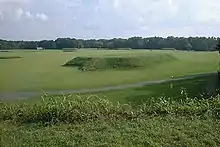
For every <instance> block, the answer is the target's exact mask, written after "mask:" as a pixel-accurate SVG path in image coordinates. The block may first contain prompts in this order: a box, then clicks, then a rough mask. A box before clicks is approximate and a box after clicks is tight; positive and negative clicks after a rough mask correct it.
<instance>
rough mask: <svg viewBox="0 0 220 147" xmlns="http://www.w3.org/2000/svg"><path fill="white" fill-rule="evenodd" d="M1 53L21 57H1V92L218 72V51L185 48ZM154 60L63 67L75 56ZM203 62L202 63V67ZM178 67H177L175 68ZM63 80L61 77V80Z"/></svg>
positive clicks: (92, 86) (93, 85) (77, 87)
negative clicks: (88, 68)
mask: <svg viewBox="0 0 220 147" xmlns="http://www.w3.org/2000/svg"><path fill="white" fill-rule="evenodd" d="M0 56H1V57H4V56H21V57H22V58H20V59H7V60H0V67H1V74H0V81H1V84H0V91H1V92H14V91H41V90H44V91H47V90H72V89H83V88H97V87H104V86H110V85H111V86H113V85H121V84H131V83H137V82H142V81H148V80H160V79H166V78H170V77H171V76H174V77H177V76H185V75H190V74H196V73H204V72H211V71H216V68H217V64H218V60H219V57H218V53H217V52H181V51H145V50H137V51H94V50H93V51H88V50H81V51H77V52H61V51H24V50H23V51H13V52H0ZM143 56H145V57H147V58H150V59H151V60H150V61H149V63H150V65H149V64H148V65H149V66H146V67H144V68H142V69H132V70H115V69H108V70H104V71H94V72H89V73H87V72H82V71H80V70H78V69H77V68H69V67H63V66H62V65H64V64H65V63H66V62H68V61H69V60H71V59H73V58H75V57H91V58H107V57H112V58H122V57H123V58H133V57H135V58H141V57H143ZM161 56H162V57H164V56H171V57H172V58H174V59H175V60H174V61H171V62H166V61H164V60H160V61H161V62H159V63H158V62H151V61H155V60H156V61H157V60H158V59H160V57H161ZM201 65H202V66H201ZM174 69H175V70H174ZM58 79H59V80H58Z"/></svg>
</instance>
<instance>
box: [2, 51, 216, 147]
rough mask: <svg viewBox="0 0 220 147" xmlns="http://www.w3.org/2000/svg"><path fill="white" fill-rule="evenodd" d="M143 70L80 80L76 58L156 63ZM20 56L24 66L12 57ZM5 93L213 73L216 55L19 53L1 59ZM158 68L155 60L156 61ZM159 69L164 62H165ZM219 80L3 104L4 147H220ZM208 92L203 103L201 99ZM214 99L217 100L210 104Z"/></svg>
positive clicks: (105, 73) (82, 75) (98, 74)
mask: <svg viewBox="0 0 220 147" xmlns="http://www.w3.org/2000/svg"><path fill="white" fill-rule="evenodd" d="M166 54H169V55H170V56H172V57H173V58H175V60H173V61H171V62H164V63H160V64H153V62H152V64H153V65H151V66H149V67H148V66H146V67H145V68H141V69H132V70H113V69H111V70H104V71H92V72H82V71H80V70H78V69H77V68H73V67H63V66H62V65H64V64H65V63H66V62H68V61H70V60H71V59H73V58H74V57H88V56H89V57H102V58H103V57H134V56H135V57H140V56H141V57H143V56H144V57H149V56H150V57H159V55H160V56H162V55H166ZM15 56H20V57H21V58H17V59H15V58H13V59H10V57H15ZM0 57H3V58H2V60H1V59H0V68H1V74H0V82H1V83H0V92H2V91H9V92H10V91H38V90H41V89H43V90H62V89H64V90H67V89H80V88H95V87H102V86H109V85H117V84H127V83H135V82H140V81H147V80H158V79H165V78H170V77H171V76H183V75H188V74H194V73H201V72H210V71H216V68H217V64H218V59H219V57H218V54H217V52H179V51H146V50H143V51H141V50H138V51H94V50H93V51H88V50H83V51H77V52H62V51H42V52H36V51H14V52H8V53H0ZM155 61H156V60H155ZM160 61H161V60H160ZM219 83H220V82H219V79H218V78H217V76H216V75H213V76H211V75H210V76H206V77H199V78H194V79H190V80H183V81H178V82H168V83H164V84H158V85H152V86H144V87H139V88H129V89H125V90H118V91H110V92H101V93H90V94H89V93H88V94H77V95H76V94H72V95H62V96H44V97H42V98H39V97H38V98H33V99H31V98H30V99H26V100H21V101H9V102H0V112H1V113H0V130H1V131H0V138H1V146H2V147H12V146H13V147H21V146H25V147H28V146H30V147H32V146H35V147H38V146H39V147H40V146H41V147H47V146H54V147H60V146H69V147H70V146H82V147H87V146H88V147H93V146H106V147H108V146H111V147H118V146H125V147H127V146H143V147H144V146H149V147H154V146H165V147H166V146H167V147H169V146H175V147H176V146H177V147H178V146H179V147H182V146H187V147H188V146H192V147H195V146H204V147H207V146H210V147H218V146H220V137H219V136H220V123H219V122H220V121H219V120H220V115H219V114H220V96H219V95H217V94H218V91H216V89H218V88H219V87H220V85H219ZM203 92H205V93H206V95H201V94H202V93H203ZM212 95H214V97H211V96H212Z"/></svg>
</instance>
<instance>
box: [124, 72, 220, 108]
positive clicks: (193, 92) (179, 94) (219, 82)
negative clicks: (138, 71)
mask: <svg viewBox="0 0 220 147" xmlns="http://www.w3.org/2000/svg"><path fill="white" fill-rule="evenodd" d="M218 89H220V78H219V77H218V76H217V75H209V76H204V77H199V78H194V79H190V80H182V81H173V82H168V83H163V84H157V85H152V86H145V87H141V88H136V89H134V90H133V92H132V94H129V96H126V97H125V99H126V101H128V102H132V103H137V104H140V103H142V102H147V101H150V100H151V98H153V99H154V101H157V100H159V99H160V98H161V97H165V98H169V99H171V100H174V101H178V100H183V99H185V98H186V97H189V98H195V97H196V98H210V97H211V96H216V95H218V93H219V91H218Z"/></svg>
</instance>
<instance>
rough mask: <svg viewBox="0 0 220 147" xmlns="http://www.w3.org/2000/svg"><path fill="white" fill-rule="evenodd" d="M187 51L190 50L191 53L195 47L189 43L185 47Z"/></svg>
mask: <svg viewBox="0 0 220 147" xmlns="http://www.w3.org/2000/svg"><path fill="white" fill-rule="evenodd" d="M185 49H186V50H188V51H191V50H193V46H192V45H191V44H190V43H187V44H186V45H185Z"/></svg>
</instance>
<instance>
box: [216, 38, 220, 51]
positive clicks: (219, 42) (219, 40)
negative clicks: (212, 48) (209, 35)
mask: <svg viewBox="0 0 220 147" xmlns="http://www.w3.org/2000/svg"><path fill="white" fill-rule="evenodd" d="M216 49H217V50H218V51H219V54H220V39H218V44H217V47H216Z"/></svg>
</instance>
